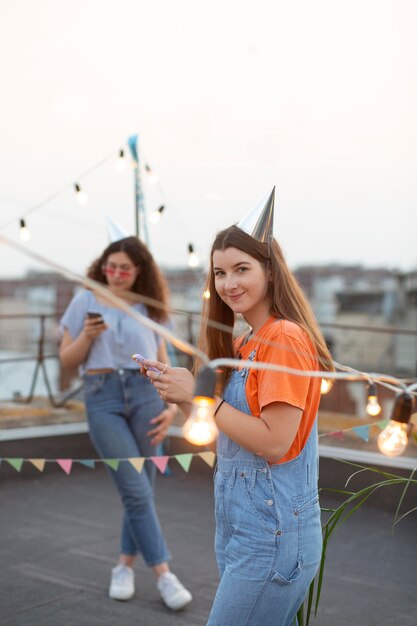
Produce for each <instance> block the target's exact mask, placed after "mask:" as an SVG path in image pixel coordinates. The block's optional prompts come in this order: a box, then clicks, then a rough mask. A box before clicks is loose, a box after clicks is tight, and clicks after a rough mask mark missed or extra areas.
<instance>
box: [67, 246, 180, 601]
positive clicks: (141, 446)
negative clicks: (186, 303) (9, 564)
mask: <svg viewBox="0 0 417 626" xmlns="http://www.w3.org/2000/svg"><path fill="white" fill-rule="evenodd" d="M88 276H89V278H92V279H94V280H96V281H97V282H100V283H104V284H105V285H107V286H108V288H109V290H110V291H111V292H112V293H114V294H116V295H118V296H119V297H122V298H123V299H124V300H126V301H127V302H129V303H130V304H131V305H132V307H133V308H134V309H136V310H137V311H139V312H140V313H142V314H145V315H148V316H149V317H150V318H151V319H153V320H155V321H157V322H160V323H164V322H167V320H168V315H167V308H168V290H167V287H166V282H165V279H164V278H163V276H162V274H161V272H160V270H159V268H158V267H157V265H156V263H155V261H154V259H153V257H152V255H151V254H150V252H149V250H148V249H147V248H146V246H145V245H144V244H143V243H142V242H141V241H140V240H139V239H137V238H136V237H127V238H125V239H121V240H119V241H116V242H113V243H112V244H110V245H109V246H108V247H107V248H106V249H105V250H104V252H103V253H102V255H101V256H100V257H99V258H98V259H96V260H95V261H94V262H93V263H92V265H91V267H90V269H89V270H88ZM134 294H142V295H145V296H147V297H149V298H152V299H153V300H155V301H158V302H159V303H161V305H162V306H161V307H156V306H155V307H154V306H152V305H148V306H145V305H143V304H141V303H137V302H136V303H135V301H134V300H135V298H134ZM61 327H62V335H63V336H62V343H61V348H60V358H61V362H62V364H63V365H64V366H66V367H74V366H78V367H79V368H80V373H81V375H82V376H83V378H84V395H85V406H86V412H87V417H88V424H89V431H90V438H91V440H92V443H93V445H94V447H95V448H96V450H97V452H98V454H99V455H100V457H101V458H116V459H126V460H123V461H121V462H120V463H119V467H118V469H117V470H112V469H109V471H110V473H111V476H112V478H113V480H114V482H115V484H116V487H117V489H118V491H119V494H120V497H121V500H122V503H123V507H124V519H123V526H122V532H121V550H120V556H119V562H118V564H117V565H116V567H114V568H113V570H112V575H111V582H110V588H109V596H110V598H113V599H115V600H129V599H130V598H131V597H132V596H133V595H134V592H135V587H134V572H133V569H132V566H133V563H134V560H135V557H136V555H137V554H141V555H142V556H143V558H144V560H145V562H146V563H147V565H149V567H152V569H153V571H154V573H155V575H156V576H157V588H158V590H159V592H160V594H161V596H162V599H163V601H164V602H165V604H166V605H167V606H168V607H169V608H170V609H173V610H178V609H181V608H183V607H184V606H185V605H186V604H188V603H189V602H190V601H191V594H190V592H189V591H188V590H187V589H185V587H184V586H183V585H182V584H181V583H180V581H179V580H178V578H177V577H176V576H175V575H174V574H172V573H171V572H170V570H169V566H168V560H169V559H170V558H171V557H170V554H169V551H168V548H167V546H166V543H165V539H164V536H163V534H162V531H161V527H160V524H159V520H158V517H157V514H156V510H155V505H154V493H153V485H154V479H155V470H156V468H155V466H154V465H153V463H151V462H150V461H146V462H145V471H142V472H141V473H138V472H137V471H136V469H135V468H134V467H133V466H132V465H131V464H130V463H129V461H128V460H127V459H129V458H135V457H151V456H154V455H155V454H156V447H157V445H158V444H159V443H160V442H161V441H162V440H163V439H164V437H165V436H166V433H167V430H168V427H169V425H170V423H171V422H172V420H173V418H174V414H175V409H176V407H175V405H166V404H165V403H164V402H163V401H162V400H161V399H160V397H159V395H158V393H157V392H156V390H155V389H154V388H153V386H152V385H150V384H149V381H148V380H146V378H144V377H143V376H141V375H140V369H139V368H138V367H137V366H136V367H135V365H134V362H133V361H132V359H131V356H130V355H131V354H132V353H133V352H138V353H141V354H143V355H144V356H146V357H148V358H151V359H156V360H158V361H162V362H164V363H167V362H168V357H167V351H166V346H165V343H164V341H162V340H161V338H160V337H159V336H158V335H157V334H156V333H154V332H153V331H152V330H150V329H148V328H146V327H145V326H143V325H141V324H140V323H138V322H137V321H136V320H134V319H133V318H132V317H130V316H129V315H127V314H126V313H124V312H123V311H122V310H120V309H118V308H116V307H115V306H113V305H112V303H111V302H110V301H109V300H106V299H105V298H103V297H102V296H101V295H100V296H96V295H95V294H94V293H93V292H92V291H88V290H83V291H81V292H80V293H78V294H77V295H76V296H75V297H74V298H73V299H72V301H71V302H70V304H69V306H68V308H67V310H66V311H65V313H64V315H63V317H62V319H61Z"/></svg>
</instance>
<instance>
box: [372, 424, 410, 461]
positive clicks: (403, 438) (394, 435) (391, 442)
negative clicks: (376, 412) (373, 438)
mask: <svg viewBox="0 0 417 626" xmlns="http://www.w3.org/2000/svg"><path fill="white" fill-rule="evenodd" d="M407 430H408V424H401V423H400V422H394V420H391V421H390V422H389V424H388V426H387V427H386V428H384V430H383V431H381V433H380V434H379V435H378V448H379V450H380V452H382V454H385V456H398V455H399V454H402V453H403V452H404V450H405V449H406V447H407V444H408V435H407Z"/></svg>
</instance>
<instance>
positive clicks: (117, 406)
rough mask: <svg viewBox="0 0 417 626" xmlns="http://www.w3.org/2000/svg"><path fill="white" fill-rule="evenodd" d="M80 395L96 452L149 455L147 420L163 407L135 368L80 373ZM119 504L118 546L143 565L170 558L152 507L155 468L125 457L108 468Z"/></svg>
mask: <svg viewBox="0 0 417 626" xmlns="http://www.w3.org/2000/svg"><path fill="white" fill-rule="evenodd" d="M84 397H85V405H86V411H87V417H88V425H89V430H90V439H91V441H92V443H93V445H94V447H95V449H96V450H97V452H98V454H99V455H100V457H101V458H105V459H129V458H132V457H144V456H146V457H150V456H155V454H156V447H155V446H152V445H151V443H150V437H149V435H147V432H148V431H149V430H150V429H151V427H152V426H151V425H150V423H149V422H150V420H151V419H152V418H154V417H156V416H157V415H159V414H160V413H161V412H162V411H163V410H164V408H165V405H164V403H163V402H162V400H161V399H160V397H159V396H158V394H157V392H156V390H155V389H154V388H153V387H152V385H151V384H150V383H149V381H148V380H146V379H145V378H143V377H142V376H141V375H140V374H139V373H138V371H137V370H130V369H125V370H117V371H114V372H110V373H104V374H94V375H88V374H87V375H85V377H84ZM109 471H110V474H111V476H112V478H113V480H114V482H115V484H116V487H117V489H118V491H119V494H120V497H121V499H122V503H123V507H124V519H123V526H122V532H121V547H120V549H121V552H122V553H123V554H128V555H131V556H134V555H136V554H138V553H140V554H142V556H143V558H144V560H145V562H146V563H147V565H149V566H153V565H158V564H159V563H163V562H165V561H167V560H169V559H170V558H171V555H170V553H169V552H168V548H167V546H166V543H165V539H164V536H163V534H162V530H161V527H160V524H159V520H158V516H157V513H156V510H155V503H154V493H153V485H154V479H155V471H156V468H155V466H154V464H153V463H152V461H145V468H144V469H143V470H142V472H141V473H140V474H139V473H138V472H137V471H136V469H135V468H134V467H133V466H132V465H131V464H130V463H129V461H128V460H123V461H121V462H120V464H119V467H118V469H117V470H116V471H114V470H112V469H110V468H109Z"/></svg>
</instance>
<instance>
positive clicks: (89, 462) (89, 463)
mask: <svg viewBox="0 0 417 626" xmlns="http://www.w3.org/2000/svg"><path fill="white" fill-rule="evenodd" d="M78 463H81V465H84V466H85V467H89V468H90V469H94V468H95V466H96V462H95V461H93V459H80V460H79V461H78Z"/></svg>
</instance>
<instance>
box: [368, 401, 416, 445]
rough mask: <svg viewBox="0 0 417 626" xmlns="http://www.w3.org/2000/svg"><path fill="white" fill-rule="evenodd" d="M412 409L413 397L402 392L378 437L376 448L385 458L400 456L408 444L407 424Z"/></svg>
mask: <svg viewBox="0 0 417 626" xmlns="http://www.w3.org/2000/svg"><path fill="white" fill-rule="evenodd" d="M412 409H413V397H412V396H411V395H410V394H409V393H407V392H403V393H401V394H400V395H398V396H397V398H396V400H395V403H394V408H393V410H392V414H391V419H390V421H389V423H388V426H387V427H386V428H384V430H383V431H381V433H380V434H379V436H378V442H377V443H378V448H379V450H380V451H381V452H382V454H385V455H386V456H398V455H399V454H402V453H403V452H404V450H405V449H406V447H407V444H408V433H407V431H408V423H409V421H410V417H411V413H412Z"/></svg>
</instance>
